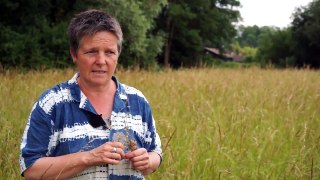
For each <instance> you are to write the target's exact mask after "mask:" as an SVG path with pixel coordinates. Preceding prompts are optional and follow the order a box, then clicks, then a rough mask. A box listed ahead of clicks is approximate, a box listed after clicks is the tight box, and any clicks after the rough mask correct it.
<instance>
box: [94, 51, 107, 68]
mask: <svg viewBox="0 0 320 180" xmlns="http://www.w3.org/2000/svg"><path fill="white" fill-rule="evenodd" d="M106 59H107V57H106V55H105V54H104V53H103V52H99V54H98V56H97V58H96V64H98V65H104V64H106Z"/></svg>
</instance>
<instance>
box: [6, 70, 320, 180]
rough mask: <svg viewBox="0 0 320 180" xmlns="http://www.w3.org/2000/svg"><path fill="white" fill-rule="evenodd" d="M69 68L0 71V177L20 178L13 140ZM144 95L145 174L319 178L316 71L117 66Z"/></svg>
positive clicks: (319, 103)
mask: <svg viewBox="0 0 320 180" xmlns="http://www.w3.org/2000/svg"><path fill="white" fill-rule="evenodd" d="M73 73H74V70H49V71H43V72H37V71H31V72H26V73H22V72H19V71H6V72H4V73H3V74H0V98H1V101H0V122H1V125H0V179H21V177H20V170H19V162H18V159H19V146H20V139H21V136H22V133H23V130H24V127H25V124H26V121H27V118H28V115H29V112H30V110H31V107H32V105H33V103H34V102H35V100H36V99H37V98H38V97H39V95H40V94H41V93H42V92H43V91H44V90H45V89H47V88H49V87H52V86H53V85H55V84H56V83H58V82H62V81H64V80H68V79H70V78H71V77H72V75H73ZM116 76H117V77H118V78H119V80H120V81H121V82H122V83H126V84H129V85H132V86H134V87H136V88H138V89H140V90H141V91H142V92H143V93H144V95H145V96H146V97H147V99H148V100H149V102H150V104H151V106H152V110H153V113H154V117H155V119H156V123H157V129H158V131H159V134H160V136H161V139H162V145H163V150H164V160H163V163H162V166H161V168H160V169H159V170H157V171H156V172H155V173H154V174H152V175H151V176H149V177H148V179H154V180H156V179H320V71H311V70H294V69H291V70H275V69H265V70H261V69H258V68H247V69H245V68H238V69H226V68H225V69H220V68H214V69H181V70H177V71H175V70H167V71H159V72H148V71H123V70H120V71H118V72H117V73H116Z"/></svg>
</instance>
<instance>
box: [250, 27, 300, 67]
mask: <svg viewBox="0 0 320 180" xmlns="http://www.w3.org/2000/svg"><path fill="white" fill-rule="evenodd" d="M294 46H295V43H294V41H293V39H292V32H291V28H286V29H282V30H279V29H278V30H275V31H273V32H271V33H270V34H265V35H264V36H262V37H261V39H260V42H259V47H258V52H257V57H256V58H257V59H260V61H261V63H262V65H266V64H272V65H275V66H276V67H289V66H293V64H294V61H295V58H294Z"/></svg>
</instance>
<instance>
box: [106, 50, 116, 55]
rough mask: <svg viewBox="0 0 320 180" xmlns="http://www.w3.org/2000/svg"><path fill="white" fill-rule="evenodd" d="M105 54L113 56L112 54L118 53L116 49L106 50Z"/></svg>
mask: <svg viewBox="0 0 320 180" xmlns="http://www.w3.org/2000/svg"><path fill="white" fill-rule="evenodd" d="M105 54H106V55H107V56H111V55H114V54H116V53H115V52H114V51H106V52H105Z"/></svg>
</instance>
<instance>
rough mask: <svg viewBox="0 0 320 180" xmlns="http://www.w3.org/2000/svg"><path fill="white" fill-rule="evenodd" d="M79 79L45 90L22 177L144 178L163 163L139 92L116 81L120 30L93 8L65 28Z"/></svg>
mask: <svg viewBox="0 0 320 180" xmlns="http://www.w3.org/2000/svg"><path fill="white" fill-rule="evenodd" d="M68 35H69V41H70V54H71V57H72V59H73V61H74V62H75V63H76V65H77V67H78V71H79V72H78V73H76V74H75V75H74V76H73V78H72V79H71V80H69V81H66V82H64V83H61V84H58V85H56V86H54V87H53V88H51V89H49V90H47V91H45V92H44V93H43V94H42V95H41V97H40V98H39V100H38V101H37V102H36V103H35V105H34V106H33V108H32V111H31V114H30V117H29V120H28V123H27V126H26V128H25V131H24V134H23V137H22V143H21V154H20V167H21V172H22V175H23V176H24V177H25V179H69V178H75V179H95V178H105V179H106V178H109V179H117V178H121V179H129V178H130V179H143V178H144V177H143V176H144V175H148V174H150V173H152V172H153V171H155V170H156V169H157V168H158V167H159V165H160V162H161V158H162V151H161V143H160V138H159V136H158V134H157V132H156V128H155V123H154V119H153V116H152V113H151V109H150V106H149V104H148V102H147V100H146V99H145V97H144V96H143V95H142V93H141V92H140V91H138V90H137V89H135V88H133V87H129V86H127V85H125V84H121V83H120V82H119V81H118V80H117V79H116V78H115V76H114V72H115V69H116V65H117V61H118V57H119V55H120V52H121V44H122V31H121V28H120V25H119V23H118V22H117V20H116V19H114V18H113V17H111V16H109V15H107V14H105V13H104V12H103V11H99V10H89V11H85V12H82V13H80V14H78V15H76V16H75V17H74V18H73V19H72V20H71V22H70V25H69V29H68Z"/></svg>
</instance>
